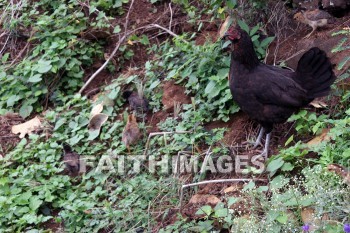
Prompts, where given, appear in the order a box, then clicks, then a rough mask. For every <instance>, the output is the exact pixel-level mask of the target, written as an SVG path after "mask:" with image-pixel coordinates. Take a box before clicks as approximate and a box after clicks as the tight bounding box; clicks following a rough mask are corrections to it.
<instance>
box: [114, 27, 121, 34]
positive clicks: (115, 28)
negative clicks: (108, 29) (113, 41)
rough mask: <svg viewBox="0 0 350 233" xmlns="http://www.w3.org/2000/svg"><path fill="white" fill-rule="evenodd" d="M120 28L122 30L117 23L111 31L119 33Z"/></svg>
mask: <svg viewBox="0 0 350 233" xmlns="http://www.w3.org/2000/svg"><path fill="white" fill-rule="evenodd" d="M121 30H122V29H121V28H120V26H119V25H117V26H115V27H114V30H113V33H115V34H117V33H119V32H120V31H121Z"/></svg>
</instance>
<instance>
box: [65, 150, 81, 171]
mask: <svg viewBox="0 0 350 233" xmlns="http://www.w3.org/2000/svg"><path fill="white" fill-rule="evenodd" d="M63 151H64V156H63V162H64V164H65V165H66V168H67V170H68V172H69V173H70V174H72V175H77V174H78V173H79V170H80V162H79V159H80V155H79V154H77V153H75V152H73V151H72V148H71V147H70V146H69V145H67V144H64V145H63Z"/></svg>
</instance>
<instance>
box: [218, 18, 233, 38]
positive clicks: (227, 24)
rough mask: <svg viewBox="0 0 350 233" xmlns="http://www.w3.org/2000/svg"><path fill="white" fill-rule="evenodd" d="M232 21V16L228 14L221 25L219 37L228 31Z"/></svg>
mask: <svg viewBox="0 0 350 233" xmlns="http://www.w3.org/2000/svg"><path fill="white" fill-rule="evenodd" d="M230 21H231V17H230V16H227V18H226V20H225V22H224V23H223V24H222V25H221V27H220V30H219V38H222V37H223V36H224V34H225V33H226V31H227V29H228V27H229V26H230V25H229V23H230Z"/></svg>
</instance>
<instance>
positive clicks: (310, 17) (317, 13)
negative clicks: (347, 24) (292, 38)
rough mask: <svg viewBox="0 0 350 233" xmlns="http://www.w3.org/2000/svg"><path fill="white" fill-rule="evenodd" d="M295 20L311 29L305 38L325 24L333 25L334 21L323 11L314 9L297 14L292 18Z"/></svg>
mask: <svg viewBox="0 0 350 233" xmlns="http://www.w3.org/2000/svg"><path fill="white" fill-rule="evenodd" d="M293 18H294V19H295V20H297V21H299V22H301V23H304V24H307V25H309V26H310V27H312V31H311V32H310V33H309V34H307V35H306V36H305V37H304V39H305V38H308V37H310V36H311V34H312V33H313V32H314V31H315V30H316V29H317V28H319V27H324V26H326V25H327V24H330V23H334V22H335V19H334V17H333V16H331V15H330V14H329V13H327V12H326V11H323V10H319V9H315V10H309V11H302V12H298V13H296V14H295V15H294V17H293Z"/></svg>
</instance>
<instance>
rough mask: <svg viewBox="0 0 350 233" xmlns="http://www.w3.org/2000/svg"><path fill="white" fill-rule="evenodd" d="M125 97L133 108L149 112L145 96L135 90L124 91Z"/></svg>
mask: <svg viewBox="0 0 350 233" xmlns="http://www.w3.org/2000/svg"><path fill="white" fill-rule="evenodd" d="M123 97H124V99H126V100H128V102H129V104H130V108H131V110H135V111H140V112H147V111H148V109H149V103H148V100H147V99H146V98H145V97H144V96H140V95H139V94H138V93H137V92H135V91H124V93H123Z"/></svg>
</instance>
